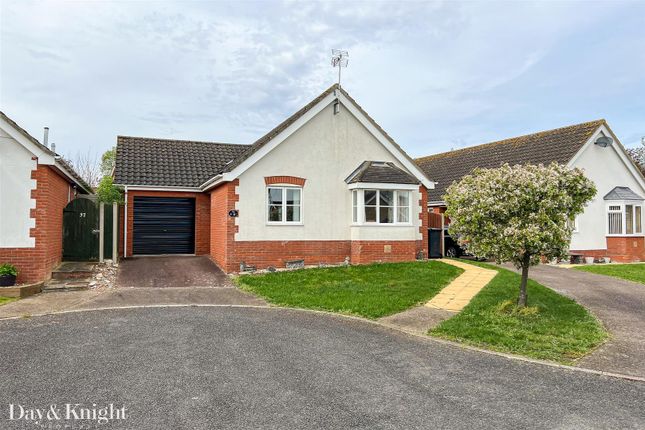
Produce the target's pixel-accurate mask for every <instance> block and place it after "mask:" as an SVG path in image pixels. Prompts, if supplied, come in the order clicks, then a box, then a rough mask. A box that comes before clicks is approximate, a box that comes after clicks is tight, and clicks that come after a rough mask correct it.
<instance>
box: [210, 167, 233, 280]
mask: <svg viewBox="0 0 645 430" xmlns="http://www.w3.org/2000/svg"><path fill="white" fill-rule="evenodd" d="M238 183H239V180H237V179H236V180H235V181H233V182H228V183H225V184H222V185H220V186H218V187H217V188H215V189H213V191H211V193H210V200H211V223H210V237H211V243H210V250H209V252H210V257H211V259H212V260H213V261H214V262H215V263H216V264H217V265H218V266H219V267H221V268H222V269H224V270H225V271H227V272H236V271H238V270H239V262H238V263H237V264H238V266H237V268H233V267H234V263H233V262H232V259H233V253H234V252H235V247H234V243H233V242H234V240H235V233H236V232H237V229H238V228H239V227H238V226H236V225H235V218H233V217H230V216H228V212H229V211H230V210H233V209H235V202H237V201H238V199H239V197H238V195H237V193H236V191H235V187H236V186H237V185H238Z"/></svg>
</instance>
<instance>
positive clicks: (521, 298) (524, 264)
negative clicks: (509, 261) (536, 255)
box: [517, 254, 531, 307]
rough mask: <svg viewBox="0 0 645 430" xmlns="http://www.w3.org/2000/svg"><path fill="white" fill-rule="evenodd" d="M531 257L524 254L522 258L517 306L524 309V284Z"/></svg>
mask: <svg viewBox="0 0 645 430" xmlns="http://www.w3.org/2000/svg"><path fill="white" fill-rule="evenodd" d="M530 263H531V256H530V255H528V254H525V255H524V257H523V258H522V281H521V282H520V295H519V297H518V298H517V306H520V307H525V306H526V301H527V298H528V295H527V294H526V284H527V282H528V280H529V264H530Z"/></svg>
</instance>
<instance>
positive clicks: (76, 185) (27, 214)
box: [0, 112, 92, 283]
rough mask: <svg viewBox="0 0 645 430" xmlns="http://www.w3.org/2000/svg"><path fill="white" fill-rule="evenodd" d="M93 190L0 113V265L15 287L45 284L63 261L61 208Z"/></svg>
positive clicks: (59, 159) (44, 146) (45, 148)
mask: <svg viewBox="0 0 645 430" xmlns="http://www.w3.org/2000/svg"><path fill="white" fill-rule="evenodd" d="M77 194H92V188H91V187H90V186H89V185H88V184H87V183H85V181H84V180H83V179H82V178H81V177H80V176H79V175H78V174H77V173H76V172H75V171H74V169H73V168H72V167H71V166H70V165H69V164H68V163H66V162H65V160H63V159H62V158H61V157H60V156H59V155H58V154H56V152H55V151H54V150H53V148H49V147H48V146H47V142H46V141H44V144H42V143H40V142H39V141H38V140H36V139H35V138H33V137H32V136H31V135H29V133H27V132H26V131H25V130H24V129H22V128H21V127H20V126H19V125H18V124H16V123H15V122H14V121H13V120H11V119H10V118H9V117H7V116H6V115H5V114H4V113H2V112H0V202H1V203H0V264H2V263H10V264H13V265H15V266H16V267H17V269H18V279H17V282H19V283H32V282H39V281H44V280H47V279H49V278H50V277H51V272H52V269H54V268H55V267H56V266H57V265H58V264H59V263H60V262H61V260H62V258H63V209H64V208H65V206H66V205H67V203H69V202H70V201H71V200H73V199H74V198H75V197H76V196H77Z"/></svg>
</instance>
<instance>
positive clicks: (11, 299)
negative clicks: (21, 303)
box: [0, 296, 18, 306]
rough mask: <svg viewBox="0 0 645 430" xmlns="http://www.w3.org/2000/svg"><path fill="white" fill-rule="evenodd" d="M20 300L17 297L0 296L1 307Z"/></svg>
mask: <svg viewBox="0 0 645 430" xmlns="http://www.w3.org/2000/svg"><path fill="white" fill-rule="evenodd" d="M16 300H18V298H17V297H2V296H0V306H2V305H6V304H7V303H11V302H15V301H16Z"/></svg>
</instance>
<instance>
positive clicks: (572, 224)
mask: <svg viewBox="0 0 645 430" xmlns="http://www.w3.org/2000/svg"><path fill="white" fill-rule="evenodd" d="M567 224H568V225H569V228H570V229H571V232H572V233H578V232H579V231H580V229H579V228H580V226H579V224H578V217H577V216H576V217H574V218H573V219H570V220H569V221H568V222H567Z"/></svg>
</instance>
